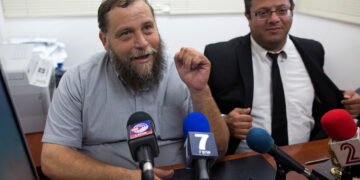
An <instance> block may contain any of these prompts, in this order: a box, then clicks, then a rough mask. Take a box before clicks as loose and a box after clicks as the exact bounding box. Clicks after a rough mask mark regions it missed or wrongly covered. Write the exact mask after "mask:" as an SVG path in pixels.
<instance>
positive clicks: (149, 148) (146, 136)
mask: <svg viewBox="0 0 360 180" xmlns="http://www.w3.org/2000/svg"><path fill="white" fill-rule="evenodd" d="M154 131H155V125H154V122H153V120H152V118H151V116H150V115H149V114H147V113H145V112H135V113H134V114H132V115H131V116H130V118H129V120H128V122H127V132H128V144H129V149H130V152H131V155H132V158H133V159H134V160H135V161H136V162H139V166H140V169H141V173H142V174H141V176H142V179H143V180H148V179H149V180H150V179H151V180H153V179H154V171H153V166H154V157H157V156H158V155H159V146H158V144H157V139H156V136H155V132H154Z"/></svg>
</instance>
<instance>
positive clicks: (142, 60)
mask: <svg viewBox="0 0 360 180" xmlns="http://www.w3.org/2000/svg"><path fill="white" fill-rule="evenodd" d="M131 60H132V61H136V62H138V63H147V62H149V61H150V60H151V54H146V55H143V56H137V57H133V58H131Z"/></svg>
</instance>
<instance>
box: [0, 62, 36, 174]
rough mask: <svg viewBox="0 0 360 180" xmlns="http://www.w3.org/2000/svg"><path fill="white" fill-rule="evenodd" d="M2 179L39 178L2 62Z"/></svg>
mask: <svg viewBox="0 0 360 180" xmlns="http://www.w3.org/2000/svg"><path fill="white" fill-rule="evenodd" d="M0 179H5V180H7V179H39V177H38V175H37V172H36V169H35V166H34V163H33V161H32V159H31V155H30V152H29V148H28V146H27V142H26V139H25V136H24V134H23V131H22V129H21V125H20V122H19V119H18V116H17V114H16V109H15V107H14V104H13V103H12V99H11V97H10V94H9V91H8V86H7V84H6V78H5V74H4V71H3V68H2V66H1V63H0Z"/></svg>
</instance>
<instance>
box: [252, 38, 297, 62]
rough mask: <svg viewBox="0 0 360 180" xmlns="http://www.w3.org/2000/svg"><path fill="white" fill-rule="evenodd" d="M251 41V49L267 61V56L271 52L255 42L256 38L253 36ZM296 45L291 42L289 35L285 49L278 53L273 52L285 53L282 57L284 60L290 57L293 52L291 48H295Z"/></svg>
mask: <svg viewBox="0 0 360 180" xmlns="http://www.w3.org/2000/svg"><path fill="white" fill-rule="evenodd" d="M250 41H251V49H252V50H253V51H254V52H255V53H256V54H259V55H260V57H261V59H264V60H265V59H266V54H267V53H268V52H271V51H268V50H266V49H264V48H263V47H261V46H260V45H259V44H258V43H257V42H256V41H255V40H254V38H253V37H252V35H251V36H250ZM293 46H294V44H293V42H292V41H291V39H290V37H289V35H288V36H287V38H286V42H285V45H284V47H283V48H282V49H281V50H280V51H278V52H272V53H279V52H281V51H282V52H283V53H281V56H282V57H283V58H284V60H286V59H287V57H288V54H289V53H290V51H291V47H293Z"/></svg>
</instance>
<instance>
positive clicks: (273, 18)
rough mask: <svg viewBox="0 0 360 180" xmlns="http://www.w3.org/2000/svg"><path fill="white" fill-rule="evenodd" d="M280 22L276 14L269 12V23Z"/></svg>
mask: <svg viewBox="0 0 360 180" xmlns="http://www.w3.org/2000/svg"><path fill="white" fill-rule="evenodd" d="M278 21H280V18H279V16H278V15H277V14H276V11H271V14H270V17H269V22H273V23H274V22H278Z"/></svg>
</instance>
